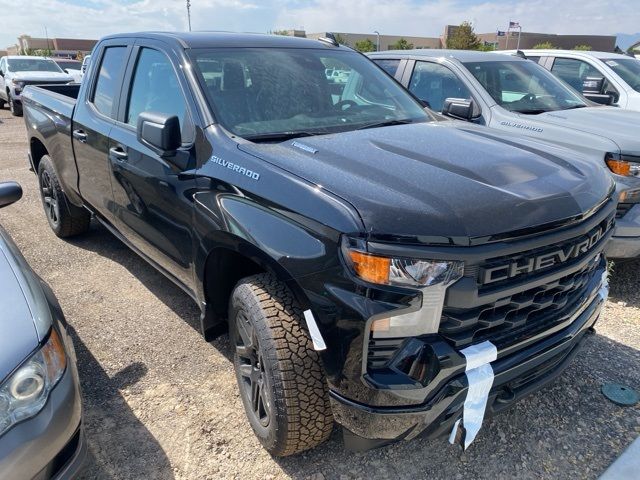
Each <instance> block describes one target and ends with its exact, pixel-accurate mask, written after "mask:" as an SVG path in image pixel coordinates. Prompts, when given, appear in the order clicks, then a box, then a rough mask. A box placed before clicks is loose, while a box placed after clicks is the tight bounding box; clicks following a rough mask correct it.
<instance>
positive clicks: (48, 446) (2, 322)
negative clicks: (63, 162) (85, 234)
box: [0, 182, 87, 480]
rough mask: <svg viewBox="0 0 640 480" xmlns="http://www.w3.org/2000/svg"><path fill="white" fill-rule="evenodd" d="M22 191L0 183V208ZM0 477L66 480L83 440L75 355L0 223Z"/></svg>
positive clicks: (76, 467)
mask: <svg viewBox="0 0 640 480" xmlns="http://www.w3.org/2000/svg"><path fill="white" fill-rule="evenodd" d="M21 196H22V189H21V188H20V185H18V184H17V183H14V182H4V183H0V207H4V206H7V205H10V204H11V203H13V202H15V201H17V200H18V199H19V198H20V197H21ZM0 332H1V333H0V479H1V480H9V479H11V480H21V479H36V480H45V479H67V478H73V477H74V476H75V475H76V474H77V473H79V471H80V470H81V468H82V465H83V463H84V459H85V457H86V452H87V448H86V442H85V440H84V435H83V431H82V406H81V397H80V387H79V381H78V371H77V368H76V357H75V352H74V349H73V344H72V341H71V338H70V337H69V335H68V333H67V327H66V322H65V320H64V316H63V314H62V310H61V309H60V306H59V305H58V302H57V300H56V298H55V296H54V295H53V293H52V292H51V290H50V289H49V287H48V286H47V285H46V284H45V283H44V282H43V281H42V280H41V279H40V278H39V277H38V276H37V275H36V274H35V273H34V272H33V270H31V268H30V267H29V265H28V264H27V262H26V261H25V259H24V258H23V257H22V255H21V253H20V251H19V250H18V248H17V247H16V245H15V244H14V243H13V241H12V240H11V238H10V237H9V235H8V234H7V232H6V231H5V230H4V229H3V228H2V227H0Z"/></svg>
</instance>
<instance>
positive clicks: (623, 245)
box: [605, 204, 640, 259]
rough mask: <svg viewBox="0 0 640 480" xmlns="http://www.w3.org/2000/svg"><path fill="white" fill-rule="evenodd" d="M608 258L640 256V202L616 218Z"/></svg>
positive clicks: (608, 246)
mask: <svg viewBox="0 0 640 480" xmlns="http://www.w3.org/2000/svg"><path fill="white" fill-rule="evenodd" d="M605 252H606V254H607V257H608V258H613V259H615V258H618V259H631V258H636V257H638V256H640V204H638V205H635V206H634V207H633V208H631V210H629V211H628V212H627V213H626V214H625V215H624V216H623V217H622V218H618V219H617V220H616V227H615V230H614V232H613V237H612V238H611V240H610V241H609V243H608V244H607V246H606V249H605Z"/></svg>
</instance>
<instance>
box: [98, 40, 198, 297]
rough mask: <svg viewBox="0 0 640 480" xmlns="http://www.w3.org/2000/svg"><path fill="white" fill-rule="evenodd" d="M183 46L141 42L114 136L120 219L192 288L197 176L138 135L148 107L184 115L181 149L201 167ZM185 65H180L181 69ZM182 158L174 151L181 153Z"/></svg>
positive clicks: (136, 242) (151, 255)
mask: <svg viewBox="0 0 640 480" xmlns="http://www.w3.org/2000/svg"><path fill="white" fill-rule="evenodd" d="M183 62H184V61H183V60H182V58H181V56H180V54H179V52H174V51H173V50H172V49H171V48H169V47H168V46H167V45H166V44H164V43H162V42H159V41H154V40H145V39H140V40H137V41H136V44H135V46H134V48H133V51H132V54H131V61H130V64H129V67H128V68H127V73H126V76H125V85H126V89H125V90H124V91H123V92H122V99H121V102H120V109H119V112H118V119H117V122H116V123H115V125H114V126H113V129H112V131H111V135H110V141H109V168H110V170H111V173H112V183H113V203H114V212H115V224H116V227H117V229H118V230H119V231H120V233H121V234H122V235H124V237H125V238H126V239H127V240H128V241H129V242H130V243H131V244H132V245H133V246H134V247H135V248H136V249H137V250H138V251H140V252H141V253H142V254H143V255H145V256H146V257H147V258H148V259H150V260H152V261H153V262H154V263H155V264H156V265H157V266H159V267H161V268H162V269H163V270H164V271H165V272H166V273H169V274H170V275H171V276H173V277H174V278H175V279H177V280H178V281H179V282H180V283H181V284H183V285H186V286H188V287H189V288H191V287H192V286H193V277H192V275H191V272H192V270H191V264H192V258H193V241H192V235H191V233H192V214H193V197H192V194H193V190H194V189H195V186H196V185H195V179H194V178H193V175H190V174H188V173H187V172H185V171H180V169H178V168H177V167H176V166H175V165H176V163H177V162H175V161H173V162H172V160H171V159H169V158H162V157H161V156H159V155H158V154H157V153H156V152H155V151H153V150H152V149H150V148H149V147H147V146H145V145H144V144H142V143H141V142H139V141H138V139H137V132H136V130H137V129H136V126H137V121H138V116H139V115H140V114H141V113H142V112H147V111H153V112H157V113H164V114H170V115H177V116H178V118H179V119H180V125H181V129H182V147H181V148H180V149H179V150H178V151H177V153H176V155H177V156H179V157H180V159H181V160H182V161H183V162H184V163H185V164H186V165H189V167H188V168H187V171H188V170H193V169H194V168H195V148H194V142H195V127H194V121H193V119H194V118H195V116H194V115H195V112H196V108H195V104H194V102H193V100H192V98H191V95H190V88H189V86H188V84H187V81H186V79H185V78H184V76H183V73H182V69H180V68H179V66H180V65H182V64H183ZM176 66H178V68H176ZM174 160H175V158H174Z"/></svg>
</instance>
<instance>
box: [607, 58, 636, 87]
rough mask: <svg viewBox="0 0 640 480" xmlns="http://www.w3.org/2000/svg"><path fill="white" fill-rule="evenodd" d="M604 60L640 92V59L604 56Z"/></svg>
mask: <svg viewBox="0 0 640 480" xmlns="http://www.w3.org/2000/svg"><path fill="white" fill-rule="evenodd" d="M602 61H603V62H604V63H606V64H607V65H608V66H609V68H610V69H611V70H613V71H614V72H616V73H617V74H618V76H619V77H620V78H622V79H623V80H624V81H625V82H627V84H628V85H629V86H630V87H631V88H633V89H634V90H635V91H636V92H640V60H637V59H635V58H603V59H602Z"/></svg>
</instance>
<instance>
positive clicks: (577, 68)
mask: <svg viewBox="0 0 640 480" xmlns="http://www.w3.org/2000/svg"><path fill="white" fill-rule="evenodd" d="M551 71H552V72H553V73H554V74H555V75H556V76H557V77H559V78H561V79H562V80H564V81H565V82H567V83H568V84H569V85H571V86H572V87H573V88H574V89H575V90H577V91H578V92H582V82H583V81H584V79H585V78H587V77H600V78H602V77H604V75H603V74H602V73H601V72H600V70H598V69H597V68H596V67H594V66H592V65H590V64H588V63H587V62H584V61H582V60H578V59H575V58H556V59H555V60H554V61H553V66H552V67H551ZM606 83H609V82H606Z"/></svg>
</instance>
